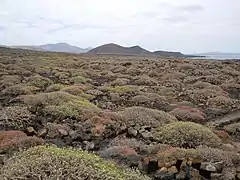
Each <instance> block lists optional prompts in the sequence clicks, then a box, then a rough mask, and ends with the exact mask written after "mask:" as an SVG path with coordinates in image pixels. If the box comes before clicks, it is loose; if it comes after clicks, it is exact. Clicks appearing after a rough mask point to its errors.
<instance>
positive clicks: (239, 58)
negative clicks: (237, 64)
mask: <svg viewBox="0 0 240 180" xmlns="http://www.w3.org/2000/svg"><path fill="white" fill-rule="evenodd" d="M204 56H205V57H202V58H196V59H217V60H227V59H236V60H240V54H239V55H225V54H224V55H204Z"/></svg>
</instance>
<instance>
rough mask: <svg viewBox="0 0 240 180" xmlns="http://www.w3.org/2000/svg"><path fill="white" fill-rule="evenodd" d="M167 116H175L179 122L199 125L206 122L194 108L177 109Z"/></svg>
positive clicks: (201, 113) (200, 112)
mask: <svg viewBox="0 0 240 180" xmlns="http://www.w3.org/2000/svg"><path fill="white" fill-rule="evenodd" d="M169 114H171V115H173V116H175V117H176V118H177V119H178V120H180V121H190V122H195V123H200V124H203V123H205V122H206V115H205V114H204V113H203V112H202V111H200V110H198V109H196V108H191V107H178V108H175V109H174V110H172V111H171V112H169Z"/></svg>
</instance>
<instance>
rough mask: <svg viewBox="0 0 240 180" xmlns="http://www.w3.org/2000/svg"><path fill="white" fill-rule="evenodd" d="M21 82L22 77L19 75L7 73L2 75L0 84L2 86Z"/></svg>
mask: <svg viewBox="0 0 240 180" xmlns="http://www.w3.org/2000/svg"><path fill="white" fill-rule="evenodd" d="M19 83H21V78H20V77H19V76H17V75H5V76H2V77H1V81H0V84H1V86H0V87H2V88H6V87H8V86H13V85H15V84H19Z"/></svg>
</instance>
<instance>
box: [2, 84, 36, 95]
mask: <svg viewBox="0 0 240 180" xmlns="http://www.w3.org/2000/svg"><path fill="white" fill-rule="evenodd" d="M39 90H40V89H39V88H38V87H35V86H29V85H25V84H16V85H13V86H9V87H7V88H5V89H4V90H2V92H1V93H2V94H3V95H5V96H19V95H28V94H32V93H34V92H36V91H39Z"/></svg>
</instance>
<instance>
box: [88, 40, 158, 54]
mask: <svg viewBox="0 0 240 180" xmlns="http://www.w3.org/2000/svg"><path fill="white" fill-rule="evenodd" d="M88 54H112V55H114V54H115V55H153V53H152V52H150V51H148V50H146V49H143V48H141V47H140V46H132V47H123V46H120V45H117V44H113V43H110V44H105V45H102V46H99V47H96V48H94V49H92V50H90V51H89V52H88Z"/></svg>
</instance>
